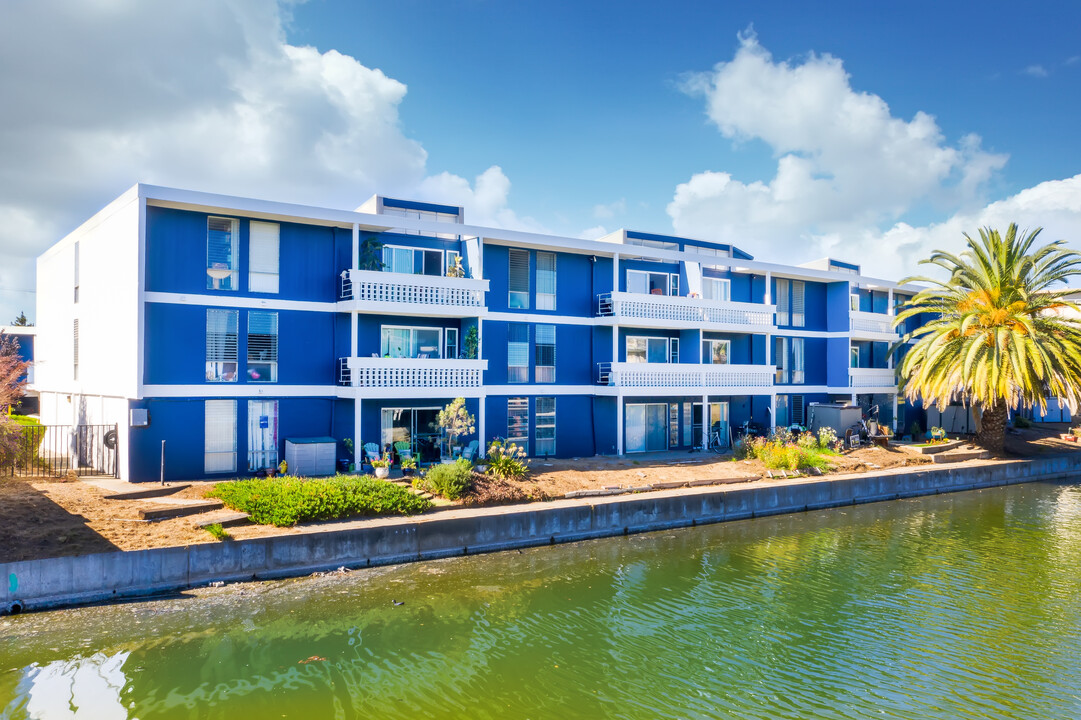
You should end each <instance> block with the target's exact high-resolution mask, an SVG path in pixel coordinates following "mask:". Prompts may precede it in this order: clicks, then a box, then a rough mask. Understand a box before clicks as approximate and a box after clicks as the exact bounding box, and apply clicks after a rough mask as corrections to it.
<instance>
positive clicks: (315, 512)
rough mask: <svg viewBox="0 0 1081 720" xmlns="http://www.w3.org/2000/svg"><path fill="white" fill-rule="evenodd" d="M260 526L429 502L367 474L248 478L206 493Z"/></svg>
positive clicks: (409, 509)
mask: <svg viewBox="0 0 1081 720" xmlns="http://www.w3.org/2000/svg"><path fill="white" fill-rule="evenodd" d="M206 496H207V497H213V498H218V499H219V500H221V501H222V502H223V503H225V505H226V506H227V507H229V508H232V509H233V510H237V511H240V512H246V513H248V515H249V516H250V517H251V519H252V522H256V523H259V524H260V525H275V526H277V527H289V526H291V525H296V524H297V523H299V522H305V521H308V520H333V519H336V518H345V517H354V516H357V515H399V514H400V515H415V514H416V513H421V512H424V511H425V510H427V509H428V508H430V507H431V506H432V502H431V501H430V500H428V499H426V498H422V497H419V496H417V495H414V494H413V493H411V492H409V491H408V490H407V489H405V488H402V487H399V486H397V485H394V484H393V483H389V482H386V481H385V480H377V479H375V478H373V477H371V476H369V475H361V476H359V477H357V476H354V475H336V476H334V477H329V478H298V477H292V476H288V475H287V476H284V477H275V478H250V479H245V480H233V481H230V482H223V483H218V484H217V485H215V486H214V487H213V489H211V490H210V492H208V493H207V494H206Z"/></svg>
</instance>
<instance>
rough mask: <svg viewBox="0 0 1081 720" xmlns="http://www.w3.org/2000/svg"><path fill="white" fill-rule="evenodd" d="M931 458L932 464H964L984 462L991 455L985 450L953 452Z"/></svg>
mask: <svg viewBox="0 0 1081 720" xmlns="http://www.w3.org/2000/svg"><path fill="white" fill-rule="evenodd" d="M931 457H932V458H933V462H935V463H936V464H941V463H955V462H964V461H965V460H985V459H987V458H989V457H991V453H989V452H987V451H986V450H954V451H953V452H951V453H946V454H943V455H932V456H931Z"/></svg>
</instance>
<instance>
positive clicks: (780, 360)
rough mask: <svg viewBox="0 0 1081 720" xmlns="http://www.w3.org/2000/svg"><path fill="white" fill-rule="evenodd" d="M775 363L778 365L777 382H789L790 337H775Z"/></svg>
mask: <svg viewBox="0 0 1081 720" xmlns="http://www.w3.org/2000/svg"><path fill="white" fill-rule="evenodd" d="M773 364H774V365H776V366H777V375H776V378H775V382H779V383H787V382H788V338H785V337H775V338H773Z"/></svg>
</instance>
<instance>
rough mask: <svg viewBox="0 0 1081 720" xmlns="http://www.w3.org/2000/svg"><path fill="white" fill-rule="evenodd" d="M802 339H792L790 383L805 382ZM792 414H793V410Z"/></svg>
mask: <svg viewBox="0 0 1081 720" xmlns="http://www.w3.org/2000/svg"><path fill="white" fill-rule="evenodd" d="M803 342H804V341H803V338H792V382H793V383H803V382H807V380H806V374H805V372H804V352H803ZM793 412H795V411H794V410H793Z"/></svg>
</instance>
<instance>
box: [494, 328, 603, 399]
mask: <svg viewBox="0 0 1081 720" xmlns="http://www.w3.org/2000/svg"><path fill="white" fill-rule="evenodd" d="M552 319H553V320H557V319H558V317H553V318H552ZM526 324H528V325H529V355H528V357H529V383H533V382H535V379H536V348H537V327H536V326H537V325H538V324H541V325H555V330H556V380H555V383H553V384H556V385H589V384H592V383H593V382H594V380H595V379H596V378H595V374H594V370H593V368H594V367H595V366H596V365H595V363H597V362H606V360H596V359H594V358H593V357H591V354H592V353H591V350H593V349H596V351H597V353H598V354H599V355H601V356H602V357H607V355H610V354H611V350H605V349H604V343H603V342H601V343H598V344H596V345H595V344H594V342H592V340H591V336H592V331H593V328H591V327H590V326H588V325H561V324H559V323H554V322H553V323H526ZM509 325H510V323H507V322H503V321H499V320H486V321H485V322H484V347H483V348H482V350H483V357H484V359H486V360H487V361H488V370H487V372H486V373H485V376H484V384H485V385H505V384H507V377H508V368H507V349H508V348H507V337H508V327H509ZM610 337H611V336H610V335H609V338H610ZM609 342H611V340H609ZM597 345H599V347H597ZM522 384H523V385H525V384H527V383H522ZM546 384H548V383H542V384H541V385H539V386H537V387H538V390H537V391H538V392H542V391H540V390H539V388H541V387H543V386H544V385H546ZM542 394H543V393H542Z"/></svg>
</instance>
